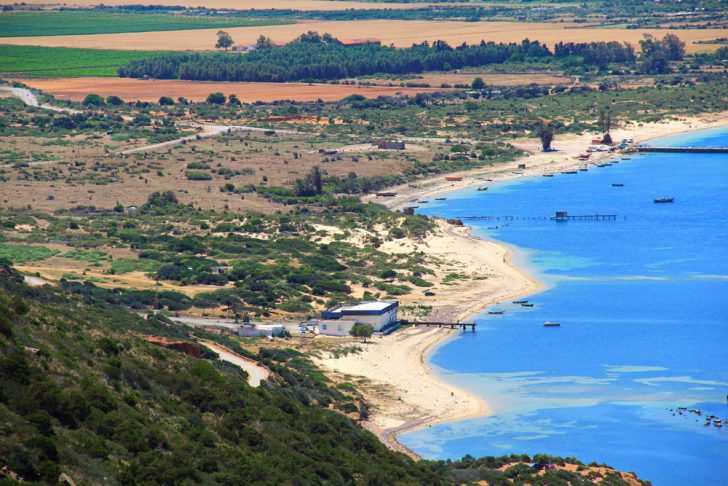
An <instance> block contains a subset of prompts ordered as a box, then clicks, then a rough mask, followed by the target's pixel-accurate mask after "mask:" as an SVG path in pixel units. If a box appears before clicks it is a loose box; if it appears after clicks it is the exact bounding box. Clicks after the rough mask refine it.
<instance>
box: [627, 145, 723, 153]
mask: <svg viewBox="0 0 728 486" xmlns="http://www.w3.org/2000/svg"><path fill="white" fill-rule="evenodd" d="M637 151H638V152H657V153H675V154H728V147H647V146H640V147H637Z"/></svg>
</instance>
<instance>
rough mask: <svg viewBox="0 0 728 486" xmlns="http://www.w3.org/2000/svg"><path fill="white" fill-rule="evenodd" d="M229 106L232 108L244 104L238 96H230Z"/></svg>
mask: <svg viewBox="0 0 728 486" xmlns="http://www.w3.org/2000/svg"><path fill="white" fill-rule="evenodd" d="M228 105H230V106H240V105H242V103H241V102H240V99H239V98H238V96H237V95H234V94H231V95H230V96H228Z"/></svg>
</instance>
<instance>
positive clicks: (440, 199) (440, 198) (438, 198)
mask: <svg viewBox="0 0 728 486" xmlns="http://www.w3.org/2000/svg"><path fill="white" fill-rule="evenodd" d="M435 201H447V198H446V197H436V198H435Z"/></svg>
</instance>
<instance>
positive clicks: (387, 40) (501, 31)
mask: <svg viewBox="0 0 728 486" xmlns="http://www.w3.org/2000/svg"><path fill="white" fill-rule="evenodd" d="M175 1H176V0H175ZM331 3H338V2H331ZM218 30H219V29H199V30H181V31H177V32H174V35H170V32H143V33H124V34H96V35H65V36H48V37H2V38H0V44H18V45H39V46H60V47H91V48H105V49H126V50H177V51H183V50H209V49H212V48H213V46H214V45H215V41H216V33H217V31H218ZM225 30H226V31H227V32H229V33H230V35H231V36H232V37H233V39H234V40H235V42H236V43H238V44H252V43H254V42H255V41H256V39H257V38H258V37H259V36H260V35H261V34H263V35H267V36H269V37H271V38H272V39H273V40H274V41H276V42H289V41H291V40H293V39H295V38H296V37H298V36H300V35H301V34H302V33H304V32H307V31H310V30H313V31H318V32H321V33H323V32H328V33H331V34H332V35H334V36H335V37H338V38H342V39H352V38H365V37H374V38H377V39H380V40H381V41H382V42H383V43H384V44H394V45H396V46H398V47H408V46H410V45H412V43H413V42H422V41H424V40H429V41H434V40H438V39H441V40H446V41H448V42H449V43H451V44H453V45H455V44H460V43H462V42H468V43H477V42H480V41H481V40H486V41H496V42H520V41H521V40H523V39H524V38H526V37H527V38H529V39H532V40H538V41H541V42H544V43H546V44H548V45H549V46H553V45H554V44H555V43H556V42H559V41H565V42H569V41H573V42H585V41H613V40H617V41H627V42H630V43H632V44H633V45H635V46H636V47H637V46H638V43H639V41H640V39H642V37H643V35H644V34H646V33H649V34H653V35H655V36H657V37H662V36H663V35H665V34H667V33H674V34H677V35H678V36H679V37H680V38H681V39H683V40H684V41H685V42H686V43H687V51H688V52H695V51H709V50H713V49H715V46H713V45H710V44H695V42H696V41H698V40H703V41H706V40H712V39H716V38H719V37H724V36H725V29H696V30H670V29H622V28H583V27H581V26H576V25H574V24H569V23H538V22H531V23H527V22H462V21H442V22H440V21H424V20H423V21H407V20H365V21H361V20H360V21H342V22H337V21H322V22H319V21H317V22H302V23H298V24H291V25H277V26H266V27H235V28H229V29H225Z"/></svg>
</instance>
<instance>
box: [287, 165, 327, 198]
mask: <svg viewBox="0 0 728 486" xmlns="http://www.w3.org/2000/svg"><path fill="white" fill-rule="evenodd" d="M323 190H324V185H323V179H322V176H321V169H319V167H318V166H317V165H316V166H314V167H313V168H312V169H311V172H309V174H308V175H307V176H306V177H304V178H303V179H297V180H296V182H295V183H294V189H293V192H294V193H295V194H296V196H303V197H311V196H319V195H321V193H323Z"/></svg>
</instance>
